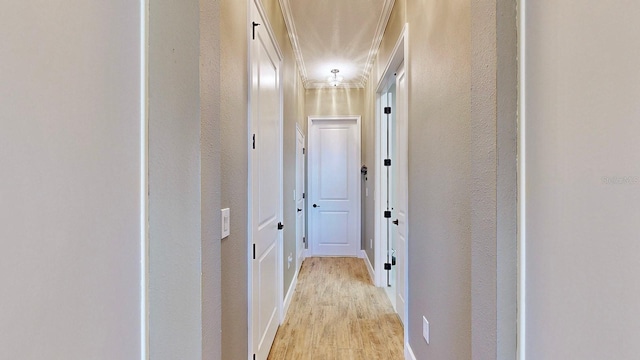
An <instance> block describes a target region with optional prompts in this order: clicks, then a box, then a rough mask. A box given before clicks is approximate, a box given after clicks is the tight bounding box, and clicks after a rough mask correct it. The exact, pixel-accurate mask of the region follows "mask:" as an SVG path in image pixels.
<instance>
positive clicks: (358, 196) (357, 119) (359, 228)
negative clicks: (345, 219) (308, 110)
mask: <svg viewBox="0 0 640 360" xmlns="http://www.w3.org/2000/svg"><path fill="white" fill-rule="evenodd" d="M327 120H328V121H331V120H333V121H336V120H338V121H340V120H344V121H354V120H355V122H356V128H357V130H356V141H357V142H358V146H357V148H358V150H357V154H356V158H357V159H358V161H361V160H362V116H360V115H338V116H320V115H311V116H309V117H307V133H308V134H310V133H311V127H312V126H313V122H314V121H327ZM312 138H313V137H312V136H311V135H309V139H308V140H307V141H308V143H307V146H308V148H307V156H309V154H310V153H311V151H312V150H311V144H312V143H311V140H312ZM307 159H309V157H307ZM311 167H312V165H309V166H307V167H306V170H307V179H308V180H309V179H311V176H310V174H309V172H310V171H311ZM359 173H360V165H358V174H359ZM357 179H358V180H357V184H356V187H357V189H356V200H355V201H356V203H357V204H358V206H356V219H358V224H362V206H360V204H362V183H361V181H360V177H359V176H358V177H357ZM309 183H311V181H310V180H309ZM312 190H313V189H311V187H308V188H307V195H308V196H307V201H306V203H305V205H306V206H307V219H309V217H310V216H309V214H312V210H311V206H312V205H311V203H312V201H308V200H309V199H310V198H311V197H312V196H313V194H312V193H311V192H312ZM307 226H308V227H310V226H309V223H308V221H307ZM307 230H308V229H307ZM361 239H362V226H357V229H356V239H355V240H354V241H356V242H357V244H356V252H355V254H353V255H352V256H358V251H359V248H360V245H358V244H359V243H360V242H361ZM312 241H313V239H312V237H311V234H310V233H309V234H307V251H309V254H310V255H311V256H315V255H317V254H315V253H314V252H313V246H312V245H311V243H312Z"/></svg>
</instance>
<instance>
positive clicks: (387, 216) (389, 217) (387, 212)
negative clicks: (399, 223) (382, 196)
mask: <svg viewBox="0 0 640 360" xmlns="http://www.w3.org/2000/svg"><path fill="white" fill-rule="evenodd" d="M384 217H385V218H387V219H391V211H389V210H387V211H385V212H384Z"/></svg>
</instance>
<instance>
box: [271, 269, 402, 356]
mask: <svg viewBox="0 0 640 360" xmlns="http://www.w3.org/2000/svg"><path fill="white" fill-rule="evenodd" d="M402 358H403V328H402V324H401V323H400V321H399V320H398V317H397V315H396V313H395V312H394V310H393V308H392V306H391V303H390V302H389V299H388V298H387V296H386V295H385V293H384V290H383V289H381V288H376V287H375V286H373V284H372V283H371V280H370V279H369V274H368V273H367V269H366V267H365V264H364V262H363V260H362V259H358V258H307V259H306V260H305V261H304V263H303V264H302V268H301V270H300V274H299V278H298V285H297V287H296V290H295V294H294V296H293V300H292V301H291V306H290V308H289V311H288V313H287V317H286V319H285V321H284V323H283V324H282V325H281V326H280V328H279V329H278V334H277V335H276V339H275V341H274V344H273V347H272V348H271V353H270V354H269V360H284V359H323V360H329V359H340V360H349V359H353V360H355V359H368V360H375V359H402Z"/></svg>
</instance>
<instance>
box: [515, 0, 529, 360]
mask: <svg viewBox="0 0 640 360" xmlns="http://www.w3.org/2000/svg"><path fill="white" fill-rule="evenodd" d="M526 7H527V2H526V0H520V5H519V9H518V11H519V14H518V18H519V24H518V34H519V38H518V41H519V46H518V47H519V48H518V51H519V56H518V57H519V62H520V63H519V64H518V67H519V72H520V73H519V81H518V100H519V101H518V104H519V109H518V115H519V124H518V175H517V178H518V181H517V182H518V197H517V201H518V215H517V216H518V220H517V223H518V240H517V241H518V245H517V247H518V252H519V254H518V285H517V286H518V305H517V309H518V310H517V311H518V326H517V345H516V347H517V349H518V350H517V352H518V359H519V360H525V359H526V309H527V308H526V284H527V283H526V280H527V276H526V275H527V271H526V270H527V241H526V225H527V224H526V210H527V208H526V195H527V192H526V188H527V187H526V174H527V171H526V170H527V168H526V155H527V154H526V110H527V107H526V105H527V102H526V80H527V77H526V74H527V71H526V70H527V64H526V57H525V56H526Z"/></svg>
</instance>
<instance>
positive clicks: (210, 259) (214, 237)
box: [200, 0, 222, 360]
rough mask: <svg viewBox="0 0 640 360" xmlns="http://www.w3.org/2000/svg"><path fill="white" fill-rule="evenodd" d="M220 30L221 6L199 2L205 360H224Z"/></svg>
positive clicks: (210, 1) (212, 0) (207, 0)
mask: <svg viewBox="0 0 640 360" xmlns="http://www.w3.org/2000/svg"><path fill="white" fill-rule="evenodd" d="M219 24H220V1H219V0H200V172H201V183H200V185H201V187H200V193H201V206H202V207H201V208H202V212H201V214H200V218H201V223H202V239H201V240H202V254H201V259H202V358H203V359H207V360H221V359H222V343H221V336H220V331H221V317H222V313H221V301H222V291H221V288H220V286H221V271H222V268H221V266H220V232H221V229H220V228H221V224H220V220H219V219H220V193H221V188H220V32H219V31H218V25H219ZM214 25H215V26H214Z"/></svg>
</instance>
